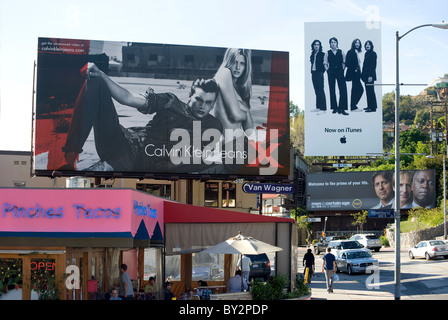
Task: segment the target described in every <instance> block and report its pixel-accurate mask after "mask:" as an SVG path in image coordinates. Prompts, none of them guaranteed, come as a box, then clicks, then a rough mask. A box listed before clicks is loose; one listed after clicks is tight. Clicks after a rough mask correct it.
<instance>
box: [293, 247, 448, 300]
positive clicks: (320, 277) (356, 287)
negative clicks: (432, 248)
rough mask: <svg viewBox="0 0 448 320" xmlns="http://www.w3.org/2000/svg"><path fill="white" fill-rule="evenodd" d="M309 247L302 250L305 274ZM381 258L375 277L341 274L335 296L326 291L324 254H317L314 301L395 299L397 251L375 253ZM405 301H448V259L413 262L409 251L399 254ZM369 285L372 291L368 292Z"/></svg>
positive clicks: (387, 250)
mask: <svg viewBox="0 0 448 320" xmlns="http://www.w3.org/2000/svg"><path fill="white" fill-rule="evenodd" d="M306 249H307V248H299V270H298V272H303V267H302V259H303V255H304V254H305V253H306ZM373 257H374V258H376V259H378V262H379V270H378V272H377V273H374V274H355V275H348V274H346V273H339V274H338V275H339V281H338V282H337V283H335V286H334V293H333V294H328V293H327V292H326V285H325V275H324V274H323V273H321V271H322V254H320V255H315V260H316V269H315V270H316V274H315V276H314V277H313V278H312V282H311V284H310V287H311V288H312V292H313V294H312V299H317V300H319V299H323V300H327V299H328V300H341V299H343V300H347V299H348V300H356V299H358V300H372V299H384V300H391V299H395V252H394V248H382V249H381V251H380V252H373ZM400 264H401V286H400V289H401V290H400V291H401V292H400V299H402V300H426V299H428V300H447V299H448V273H447V272H446V270H448V259H444V258H435V259H432V260H429V261H427V260H425V259H413V260H411V259H410V258H409V256H408V250H407V249H402V250H401V254H400ZM368 286H370V287H371V288H370V289H369V288H368Z"/></svg>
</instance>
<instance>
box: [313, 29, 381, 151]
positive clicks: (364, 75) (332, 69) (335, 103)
mask: <svg viewBox="0 0 448 320" xmlns="http://www.w3.org/2000/svg"><path fill="white" fill-rule="evenodd" d="M304 50H305V59H304V60H305V61H304V63H305V155H306V156H366V155H368V154H369V153H370V154H372V153H382V152H383V148H382V143H383V140H382V94H381V84H382V83H381V79H382V72H381V29H380V23H379V22H378V23H375V24H372V23H371V22H368V23H366V22H310V23H305V44H304Z"/></svg>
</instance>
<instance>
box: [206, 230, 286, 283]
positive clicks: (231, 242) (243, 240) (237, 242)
mask: <svg viewBox="0 0 448 320" xmlns="http://www.w3.org/2000/svg"><path fill="white" fill-rule="evenodd" d="M281 250H283V249H282V248H280V247H276V246H273V245H270V244H269V243H266V242H263V241H259V240H257V239H254V238H252V237H245V236H243V235H242V234H241V232H239V233H238V235H237V236H235V237H232V238H229V239H227V240H226V241H224V242H221V243H218V244H217V245H215V246H213V247H210V248H208V249H205V250H204V251H202V252H201V253H222V254H239V255H241V259H240V261H241V270H243V257H242V255H243V254H262V253H270V252H276V251H281ZM241 291H243V277H241Z"/></svg>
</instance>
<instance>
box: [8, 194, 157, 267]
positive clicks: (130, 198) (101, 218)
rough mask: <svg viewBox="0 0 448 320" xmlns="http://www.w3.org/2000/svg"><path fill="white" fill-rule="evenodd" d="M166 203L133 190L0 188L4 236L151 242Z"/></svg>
mask: <svg viewBox="0 0 448 320" xmlns="http://www.w3.org/2000/svg"><path fill="white" fill-rule="evenodd" d="M163 204H164V200H163V199H159V198H157V197H153V196H151V195H149V194H144V193H141V192H137V191H134V190H126V189H116V190H105V189H17V188H0V236H1V233H3V232H19V233H28V232H31V233H57V234H58V236H59V235H61V236H62V234H64V233H68V234H70V233H74V234H89V237H92V236H93V237H94V236H95V235H98V236H104V235H105V234H110V233H116V234H117V235H120V236H124V237H135V236H136V235H137V234H138V232H143V231H142V229H140V228H142V227H145V228H146V231H147V232H143V234H144V235H145V236H148V235H149V237H151V236H152V234H153V233H154V230H155V228H156V226H157V224H158V225H159V226H162V225H163V209H164V206H163ZM36 268H39V266H36Z"/></svg>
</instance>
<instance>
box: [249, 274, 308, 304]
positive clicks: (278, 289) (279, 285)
mask: <svg viewBox="0 0 448 320" xmlns="http://www.w3.org/2000/svg"><path fill="white" fill-rule="evenodd" d="M287 284H288V279H287V277H286V276H282V275H277V276H274V277H272V278H270V279H269V281H267V282H260V281H258V280H254V283H253V284H252V286H251V289H250V291H251V292H252V298H253V299H254V300H281V299H292V298H298V297H302V296H305V295H307V294H309V292H310V289H309V288H308V286H307V285H306V284H304V281H303V276H302V275H301V276H300V277H297V278H296V288H295V289H294V290H293V291H291V292H286V286H287Z"/></svg>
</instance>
